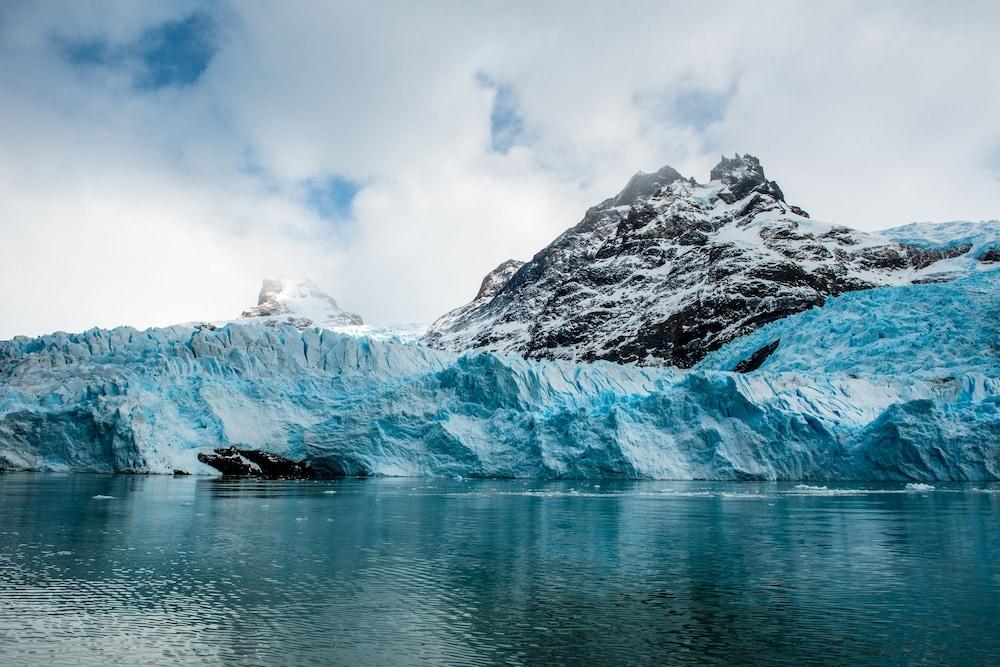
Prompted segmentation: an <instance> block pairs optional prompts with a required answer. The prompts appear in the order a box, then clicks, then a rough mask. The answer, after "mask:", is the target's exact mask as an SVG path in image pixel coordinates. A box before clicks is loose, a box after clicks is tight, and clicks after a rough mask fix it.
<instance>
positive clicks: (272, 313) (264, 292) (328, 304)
mask: <svg viewBox="0 0 1000 667" xmlns="http://www.w3.org/2000/svg"><path fill="white" fill-rule="evenodd" d="M241 319H242V320H256V321H260V322H262V323H263V324H266V325H269V326H277V325H279V324H290V325H292V326H295V327H298V328H299V329H305V328H307V327H312V326H316V327H322V328H329V327H337V326H348V325H359V324H363V321H362V319H361V317H360V316H359V315H355V314H354V313H349V312H347V311H345V310H342V309H341V308H340V306H339V305H338V304H337V301H336V299H334V298H333V297H332V296H330V295H329V294H327V293H326V292H324V291H323V290H322V289H320V288H319V287H318V286H317V285H316V284H315V283H314V282H312V281H311V280H308V279H287V278H282V279H277V280H275V279H270V278H266V279H264V281H263V283H262V285H261V288H260V293H259V294H258V295H257V305H256V306H253V307H251V308H248V309H247V310H245V311H243V314H242V316H241Z"/></svg>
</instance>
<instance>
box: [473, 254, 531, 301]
mask: <svg viewBox="0 0 1000 667" xmlns="http://www.w3.org/2000/svg"><path fill="white" fill-rule="evenodd" d="M522 266H524V262H522V261H520V260H517V259H508V260H507V261H506V262H503V263H501V264H500V266H498V267H497V268H495V269H493V270H492V271H490V272H489V273H487V274H486V277H485V278H483V282H482V284H481V285H480V286H479V292H477V293H476V301H479V300H480V299H492V298H493V297H495V296H496V295H497V294H499V293H500V290H502V289H503V287H504V285H506V284H507V282H508V281H509V280H510V278H511V276H513V275H514V274H515V273H517V270H518V269H520V268H521V267H522Z"/></svg>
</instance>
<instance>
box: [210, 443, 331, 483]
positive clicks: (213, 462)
mask: <svg viewBox="0 0 1000 667" xmlns="http://www.w3.org/2000/svg"><path fill="white" fill-rule="evenodd" d="M198 460H199V461H201V462H202V463H204V464H206V465H210V466H212V467H213V468H215V469H216V470H218V471H219V472H221V473H222V475H223V476H224V477H264V478H268V479H312V478H314V477H316V471H315V470H313V468H312V467H311V466H310V465H309V464H308V463H307V462H305V461H292V460H291V459H286V458H284V457H283V456H278V455H277V454H270V453H268V452H262V451H260V450H259V449H238V448H236V447H220V448H217V449H215V450H214V451H213V452H212V453H210V454H206V453H199V454H198Z"/></svg>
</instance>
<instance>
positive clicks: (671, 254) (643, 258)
mask: <svg viewBox="0 0 1000 667" xmlns="http://www.w3.org/2000/svg"><path fill="white" fill-rule="evenodd" d="M971 247H972V246H971V245H970V244H962V245H960V246H956V247H947V248H925V247H917V246H911V245H908V244H906V243H899V242H893V241H892V240H890V239H888V238H886V237H884V236H879V235H873V234H866V233H865V232H860V231H857V230H852V229H850V228H847V227H843V226H836V225H830V224H825V223H821V222H815V221H812V220H810V219H809V218H808V215H807V214H806V213H805V211H803V210H802V209H800V208H798V207H796V206H791V205H789V204H788V203H786V202H785V199H784V195H783V194H782V192H781V189H780V188H779V187H778V184H777V183H775V182H774V181H770V180H768V179H767V176H766V175H765V173H764V169H763V167H762V166H761V164H760V160H758V159H757V158H756V157H754V156H752V155H740V154H736V155H735V156H734V157H732V158H725V157H724V158H723V159H722V160H721V162H720V163H719V164H718V165H717V166H716V167H715V168H714V169H713V170H712V172H711V182H709V183H706V184H699V183H698V182H697V181H695V180H693V179H690V178H684V177H683V176H681V174H680V173H678V172H677V171H676V170H675V169H673V168H671V167H664V168H662V169H660V170H659V171H657V172H655V173H652V174H643V173H639V174H637V175H635V176H633V177H632V179H631V180H630V181H629V182H628V184H627V185H626V186H625V189H624V190H622V191H621V192H620V193H619V194H618V195H616V196H615V197H612V198H609V199H606V200H605V201H603V202H601V203H600V204H598V205H597V206H594V207H592V208H590V209H589V210H588V211H587V212H586V214H585V215H584V217H583V219H582V220H581V221H580V222H579V223H578V224H576V225H574V226H573V227H571V228H569V229H568V230H566V231H565V232H563V233H562V234H561V235H559V237H557V238H556V239H555V240H553V241H552V243H550V244H549V245H548V246H546V247H545V248H543V249H542V250H540V251H539V252H538V253H536V254H535V256H534V257H532V259H531V261H530V262H528V263H527V264H525V265H524V266H520V265H519V264H506V263H505V265H501V266H500V267H498V268H497V269H495V270H494V271H493V272H491V273H490V275H488V276H487V277H486V279H485V280H484V281H483V284H482V286H481V287H480V290H479V293H478V294H477V296H476V298H475V300H473V301H472V302H470V303H468V304H466V305H465V306H462V307H460V308H457V309H455V310H453V311H451V312H449V313H447V314H446V315H444V316H442V317H441V318H439V319H438V320H437V321H436V322H435V323H434V324H433V325H431V327H430V328H429V329H428V331H427V333H426V335H425V336H424V341H425V342H426V343H427V344H428V345H431V346H433V347H441V348H445V349H450V350H455V351H463V350H469V349H484V350H490V351H494V352H502V353H516V354H521V355H523V356H526V357H530V358H541V359H571V360H577V361H594V360H608V361H615V362H625V363H638V364H642V365H658V364H673V365H677V366H681V367H689V366H692V365H693V364H695V363H697V362H698V361H699V360H700V359H701V358H702V357H704V356H705V354H706V353H708V352H710V351H712V350H714V349H717V348H718V347H720V346H721V345H724V344H725V343H727V342H729V341H731V340H733V339H735V338H738V337H740V336H743V335H746V334H747V333H749V332H751V331H754V330H755V329H757V328H759V327H761V326H763V325H764V324H766V323H768V322H771V321H773V320H776V319H780V318H783V317H785V316H787V315H790V314H793V313H797V312H800V311H803V310H806V309H808V308H811V307H813V306H819V305H822V304H823V303H824V301H825V299H826V297H828V296H831V295H837V294H841V293H843V292H848V291H852V290H861V289H869V288H872V287H879V286H886V285H900V284H906V283H913V282H928V281H933V280H939V279H941V277H940V276H939V275H938V274H940V273H941V269H940V267H939V262H941V260H944V259H949V258H953V257H958V256H960V255H963V254H965V253H968V252H969V251H970V248H971ZM991 257H992V256H991ZM987 259H989V258H987ZM980 263H982V262H980Z"/></svg>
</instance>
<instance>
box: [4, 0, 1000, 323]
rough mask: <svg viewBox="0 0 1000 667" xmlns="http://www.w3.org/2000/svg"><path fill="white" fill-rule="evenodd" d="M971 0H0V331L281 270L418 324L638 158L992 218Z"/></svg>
mask: <svg viewBox="0 0 1000 667" xmlns="http://www.w3.org/2000/svg"><path fill="white" fill-rule="evenodd" d="M997 25H1000V3H996V2H992V1H991V2H962V1H957V2H948V3H943V2H932V3H921V2H916V1H908V2H898V3H896V2H876V1H864V2H804V1H803V2H778V1H775V2H766V3H756V2H733V3H728V2H713V3H695V2H690V1H684V2H671V1H665V0H651V1H649V2H628V1H624V2H622V1H616V2H610V1H607V2H597V1H587V0H574V1H572V2H557V1H552V2H538V1H531V2H503V3H501V2H477V1H474V0H462V1H458V0H456V1H455V2H432V1H427V2H419V3H416V2H401V1H400V2H388V1H386V2H334V1H327V2H316V3H311V2H307V1H304V0H301V1H296V2H280V1H276V2H266V1H264V0H260V1H254V2H242V1H240V2H227V1H226V0H209V1H206V2H197V1H193V0H180V1H178V2H172V3H154V2H136V1H134V0H123V1H121V2H116V1H100V2H86V1H81V2H73V3H67V2H46V1H44V0H42V1H32V2H27V1H24V2H22V1H20V0H5V1H3V2H0V252H2V255H0V257H2V261H0V285H2V286H3V287H2V290H0V338H9V337H12V336H14V335H21V334H23V335H38V334H42V333H48V332H52V331H57V330H63V331H82V330H85V329H88V328H90V327H93V326H102V327H112V326H118V325H122V324H128V325H132V326H136V327H140V328H143V327H147V326H155V325H166V324H171V323H176V322H187V321H194V320H219V319H228V318H232V317H236V316H238V315H239V313H240V312H241V311H242V310H243V309H245V308H246V307H248V306H250V305H253V304H254V303H255V302H256V295H257V291H258V290H259V288H260V282H261V279H263V278H265V277H282V276H284V277H308V278H311V279H312V280H313V281H314V282H316V283H317V284H318V285H320V286H321V287H323V288H324V289H326V290H327V291H328V292H329V293H330V294H332V295H333V296H335V297H336V298H337V299H338V301H339V302H340V304H341V306H342V307H344V308H346V309H348V310H351V311H353V312H357V313H359V314H361V315H362V316H363V317H364V318H365V320H366V321H368V322H372V323H378V324H391V323H406V322H428V321H431V320H433V319H434V318H435V317H437V316H438V315H440V314H442V313H444V312H445V311H447V310H449V309H451V308H453V307H455V306H458V305H461V304H463V303H465V302H467V301H469V300H470V299H471V298H472V297H473V296H474V295H475V293H476V290H477V289H478V287H479V283H480V281H481V279H482V277H483V276H484V275H485V274H486V273H487V272H488V271H489V270H491V269H492V268H493V267H495V266H496V265H498V264H499V263H500V262H502V261H504V260H506V259H508V258H518V259H529V258H530V257H531V256H532V255H533V254H534V253H535V252H537V251H538V250H540V249H541V248H542V247H543V246H544V245H545V244H547V243H548V242H549V241H551V240H552V239H553V238H554V237H555V236H557V235H558V234H559V233H560V232H562V231H563V230H564V229H566V228H567V227H569V226H571V225H573V224H575V223H576V222H578V221H579V220H580V219H581V218H582V216H583V213H584V211H585V210H586V209H587V207H589V206H591V205H593V204H596V203H598V202H600V201H601V200H603V199H605V198H607V197H608V196H611V195H614V194H615V193H616V192H618V191H619V190H621V189H622V187H624V185H625V183H626V182H627V180H628V179H629V177H630V176H631V175H632V174H634V173H636V172H638V171H647V172H649V171H655V170H656V169H658V168H660V167H662V166H663V165H667V164H669V165H671V166H673V167H675V168H676V169H678V170H679V171H680V172H681V173H683V174H685V175H689V176H693V177H694V178H695V179H697V180H699V181H706V180H708V173H709V171H710V169H711V168H712V166H713V165H714V164H715V163H716V162H718V160H719V158H720V156H721V155H723V154H725V155H732V154H733V153H736V152H739V153H751V154H753V155H756V156H757V157H759V158H760V159H761V161H762V163H763V165H764V167H765V170H766V172H767V175H768V177H770V178H773V179H775V180H777V181H778V182H779V184H780V185H781V188H782V189H783V190H784V192H785V195H786V198H787V199H788V200H789V202H791V203H794V204H798V205H800V206H802V207H803V208H805V209H806V210H808V211H809V212H810V214H811V215H812V216H813V217H814V218H817V219H820V220H825V221H829V222H836V223H839V224H846V225H850V226H853V227H858V228H861V229H866V230H877V229H882V228H886V227H891V226H895V225H900V224H905V223H908V222H912V221H945V220H956V219H972V220H978V219H991V218H997V217H1000V86H998V85H997V77H996V71H997V69H998V67H1000V40H998V39H997V38H996V26H997Z"/></svg>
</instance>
